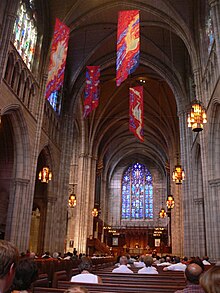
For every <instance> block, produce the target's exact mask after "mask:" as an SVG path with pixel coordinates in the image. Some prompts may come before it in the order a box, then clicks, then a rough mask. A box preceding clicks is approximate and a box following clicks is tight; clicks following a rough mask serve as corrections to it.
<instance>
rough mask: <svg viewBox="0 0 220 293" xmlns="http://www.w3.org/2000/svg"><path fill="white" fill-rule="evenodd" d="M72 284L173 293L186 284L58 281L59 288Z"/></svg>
mask: <svg viewBox="0 0 220 293" xmlns="http://www.w3.org/2000/svg"><path fill="white" fill-rule="evenodd" d="M72 286H82V287H85V288H87V289H88V290H89V292H94V291H97V292H124V293H127V292H132V293H137V292H152V293H161V292H164V293H168V292H169V293H173V292H175V291H177V290H180V289H183V288H184V287H185V286H180V285H173V284H172V283H171V284H169V285H167V284H166V285H164V284H154V285H149V286H148V285H139V284H138V283H135V284H119V283H117V284H112V283H102V284H89V283H75V282H74V283H72V282H67V281H58V288H59V289H67V288H69V287H72Z"/></svg>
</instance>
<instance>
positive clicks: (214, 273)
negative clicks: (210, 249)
mask: <svg viewBox="0 0 220 293" xmlns="http://www.w3.org/2000/svg"><path fill="white" fill-rule="evenodd" d="M200 285H201V286H202V288H203V289H204V291H205V292H206V293H220V266H214V267H212V268H211V269H209V270H208V271H206V272H205V273H204V274H203V275H202V276H201V278H200Z"/></svg>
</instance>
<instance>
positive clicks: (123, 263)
mask: <svg viewBox="0 0 220 293" xmlns="http://www.w3.org/2000/svg"><path fill="white" fill-rule="evenodd" d="M119 262H120V265H127V264H128V259H127V256H125V255H123V256H121V257H120V260H119Z"/></svg>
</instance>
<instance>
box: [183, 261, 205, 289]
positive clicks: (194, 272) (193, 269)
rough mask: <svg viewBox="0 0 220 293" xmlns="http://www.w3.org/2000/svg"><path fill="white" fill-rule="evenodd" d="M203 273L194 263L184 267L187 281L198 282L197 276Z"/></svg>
mask: <svg viewBox="0 0 220 293" xmlns="http://www.w3.org/2000/svg"><path fill="white" fill-rule="evenodd" d="M202 273H203V269H202V268H201V267H200V266H199V265H198V264H196V263H191V264H189V265H188V266H187V267H186V270H185V276H186V279H187V281H188V282H189V283H192V284H199V278H200V276H201V275H202Z"/></svg>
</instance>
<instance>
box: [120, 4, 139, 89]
mask: <svg viewBox="0 0 220 293" xmlns="http://www.w3.org/2000/svg"><path fill="white" fill-rule="evenodd" d="M139 22H140V20H139V10H128V11H120V12H119V15H118V32H117V62H116V84H117V86H119V85H120V84H121V83H122V82H123V81H124V80H125V79H126V78H127V77H128V75H129V74H131V73H133V72H134V71H135V69H136V68H137V67H138V65H139V56H140V36H139V35H140V25H139Z"/></svg>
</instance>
